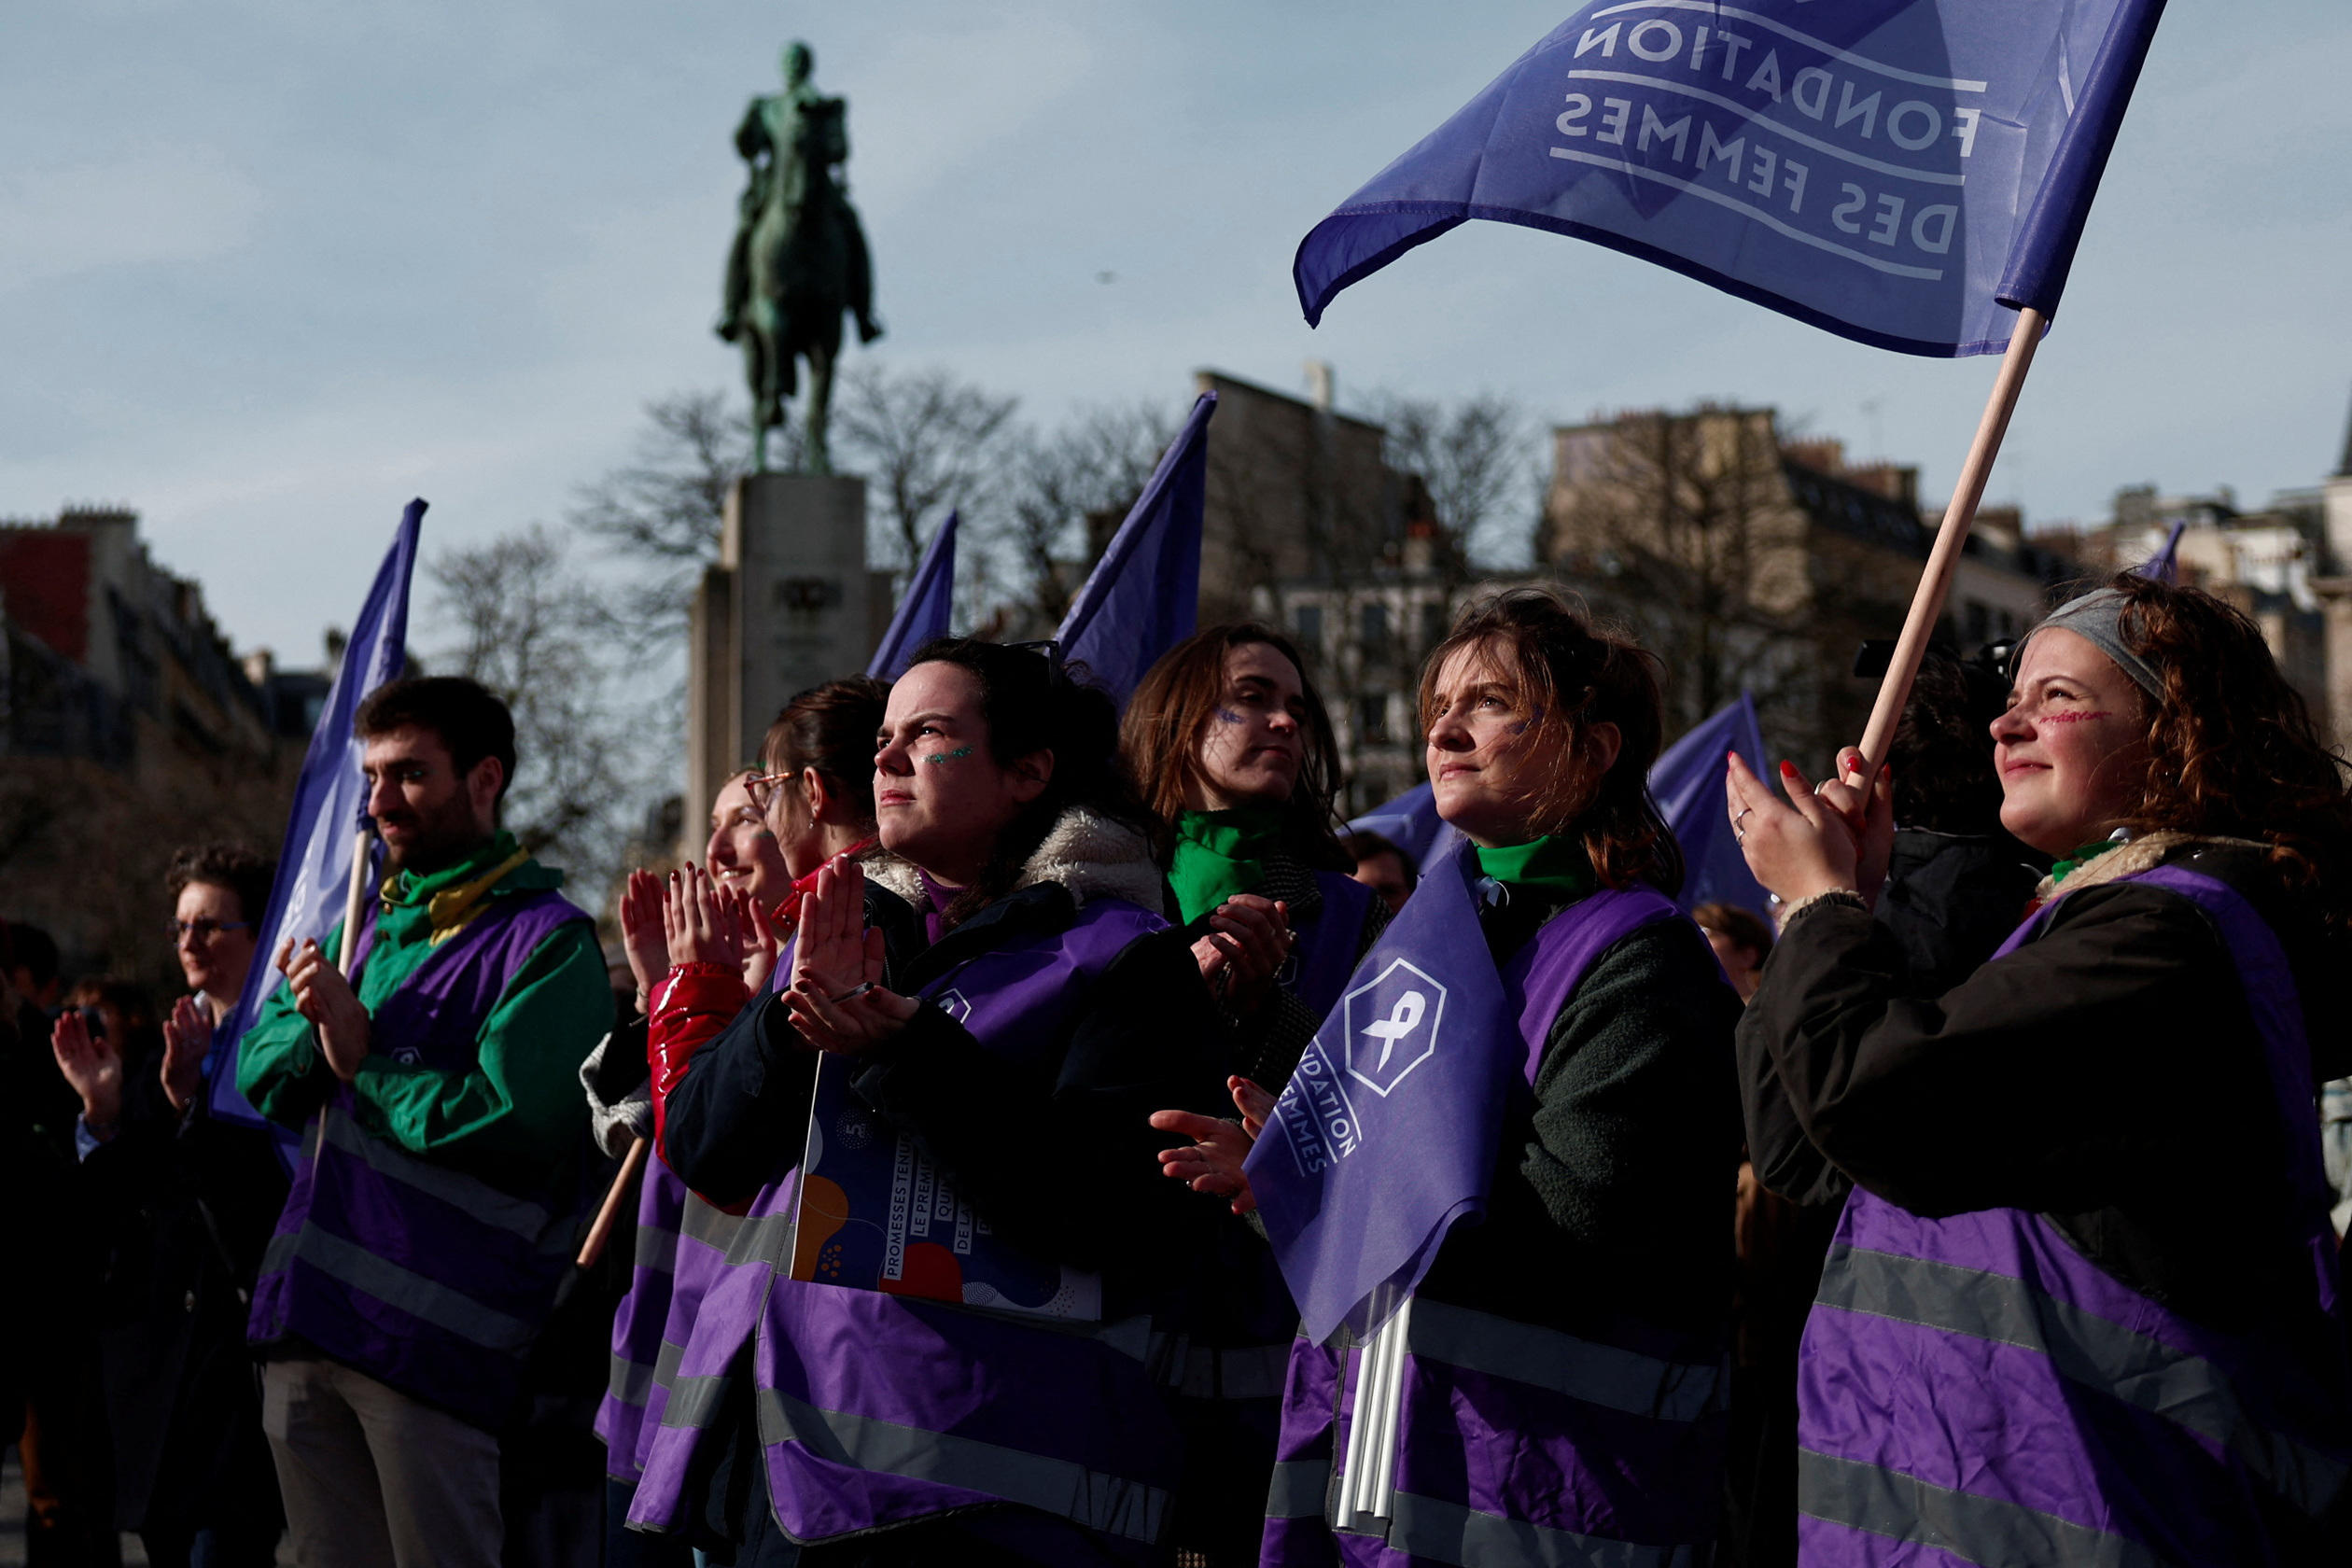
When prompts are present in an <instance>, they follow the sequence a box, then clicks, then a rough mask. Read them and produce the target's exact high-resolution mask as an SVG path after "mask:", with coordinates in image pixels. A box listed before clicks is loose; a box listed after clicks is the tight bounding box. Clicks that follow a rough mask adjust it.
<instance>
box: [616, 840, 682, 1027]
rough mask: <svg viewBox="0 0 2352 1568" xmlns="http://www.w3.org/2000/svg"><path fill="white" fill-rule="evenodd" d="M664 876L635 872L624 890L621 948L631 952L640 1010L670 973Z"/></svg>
mask: <svg viewBox="0 0 2352 1568" xmlns="http://www.w3.org/2000/svg"><path fill="white" fill-rule="evenodd" d="M664 902H665V900H664V898H663V892H662V879H661V878H660V877H659V876H656V875H654V874H653V873H651V872H650V871H633V872H631V873H629V880H628V881H627V882H626V883H625V884H623V887H622V889H621V950H622V951H623V952H624V953H626V954H627V955H628V959H629V973H630V974H631V975H633V976H634V977H635V978H636V980H637V1011H638V1012H640V1013H642V1012H644V1011H645V1005H646V1003H647V1001H650V1000H651V997H652V995H653V987H656V986H658V985H660V984H661V983H662V976H664V975H665V974H667V973H669V966H670V958H669V932H668V930H667V928H666V926H665V921H664V919H663V915H664V910H663V904H664Z"/></svg>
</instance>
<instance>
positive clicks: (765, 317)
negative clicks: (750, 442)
mask: <svg viewBox="0 0 2352 1568" xmlns="http://www.w3.org/2000/svg"><path fill="white" fill-rule="evenodd" d="M813 65H814V60H813V58H812V57H811V55H810V54H809V50H808V46H807V45H806V44H802V43H795V44H793V45H792V46H791V48H790V49H786V50H785V51H784V91H782V92H781V93H779V94H777V95H776V96H774V97H767V98H754V99H753V100H752V101H751V106H750V107H749V109H747V110H746V111H745V112H744V116H743V123H742V124H741V125H739V126H737V127H736V128H735V150H736V151H737V152H739V153H741V154H742V155H743V160H744V161H745V162H747V163H749V164H750V165H751V178H750V183H749V185H748V186H747V187H746V188H745V189H744V192H743V200H742V202H741V203H740V209H739V210H740V217H739V219H738V221H737V224H736V227H735V245H734V247H733V248H732V249H731V250H730V251H729V252H728V254H727V297H726V304H725V307H724V309H723V310H722V312H721V315H720V317H719V328H718V330H719V335H720V336H721V338H724V339H725V340H726V341H727V342H729V343H741V344H742V345H743V366H744V376H745V379H746V380H747V381H749V383H750V385H751V428H752V430H753V432H754V433H755V441H754V446H753V465H754V467H755V468H757V469H758V470H759V471H760V472H762V473H765V472H766V471H767V435H768V432H769V431H770V430H772V429H775V428H777V427H779V426H781V425H782V424H783V423H784V404H785V402H786V401H787V399H791V398H792V397H793V396H794V395H795V394H796V393H797V392H798V391H799V389H800V388H799V382H798V378H797V376H796V374H795V368H794V366H793V363H792V362H793V360H794V359H796V358H799V359H806V360H807V361H808V413H807V418H806V421H805V426H804V433H803V435H802V438H801V448H800V465H799V466H800V468H801V470H802V471H803V472H805V473H816V474H822V473H831V472H832V471H833V467H832V464H831V462H830V461H829V460H828V458H827V455H826V451H825V425H826V421H827V418H828V416H829V413H830V411H831V406H832V402H833V361H834V359H835V358H836V357H839V355H840V353H841V317H842V314H843V313H844V312H845V311H846V312H847V313H848V314H850V315H854V316H856V317H857V321H858V341H859V342H861V343H872V342H873V341H874V340H875V339H876V338H878V337H880V336H881V335H882V324H881V323H880V322H879V321H877V320H876V319H875V315H874V262H873V259H872V258H871V257H870V256H869V255H868V254H867V251H866V243H865V233H864V231H862V230H861V229H860V228H859V226H858V215H857V212H856V211H855V209H853V208H852V207H851V206H850V205H849V200H848V198H847V196H846V195H844V194H843V191H842V187H841V182H840V181H839V180H838V179H837V178H836V177H835V175H834V172H833V171H834V168H835V166H836V165H838V164H840V163H842V162H844V161H847V159H848V157H849V131H848V105H847V103H845V102H844V101H843V100H842V99H839V98H827V97H825V96H824V95H823V94H821V93H819V91H817V90H816V88H815V87H813V86H811V85H810V83H809V79H808V77H809V72H810V70H811V68H812V67H813Z"/></svg>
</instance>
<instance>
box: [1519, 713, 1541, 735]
mask: <svg viewBox="0 0 2352 1568" xmlns="http://www.w3.org/2000/svg"><path fill="white" fill-rule="evenodd" d="M1543 721H1544V710H1543V709H1542V708H1540V707H1539V708H1537V709H1536V710H1535V711H1534V712H1533V713H1531V714H1529V715H1528V716H1527V717H1526V718H1524V719H1522V720H1520V721H1519V722H1518V723H1516V724H1513V725H1512V726H1511V733H1512V734H1513V735H1525V734H1526V733H1527V732H1528V731H1530V730H1532V729H1533V728H1534V727H1535V726H1536V725H1538V724H1540V723H1542V722H1543Z"/></svg>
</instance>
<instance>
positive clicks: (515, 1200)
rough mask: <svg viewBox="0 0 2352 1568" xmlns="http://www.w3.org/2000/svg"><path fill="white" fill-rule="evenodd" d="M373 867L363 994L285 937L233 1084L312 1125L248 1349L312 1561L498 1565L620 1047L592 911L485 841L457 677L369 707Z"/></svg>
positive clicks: (487, 753) (501, 755) (508, 844)
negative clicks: (602, 1092)
mask: <svg viewBox="0 0 2352 1568" xmlns="http://www.w3.org/2000/svg"><path fill="white" fill-rule="evenodd" d="M357 730H358V734H359V736H360V738H361V739H362V740H363V741H364V742H365V763H364V765H365V770H366V774H367V778H368V789H369V794H368V812H369V814H370V815H371V817H372V818H373V819H375V824H376V830H377V832H378V833H379V834H380V835H381V836H382V839H383V842H384V847H385V873H384V882H383V887H382V889H381V892H380V895H379V897H378V899H377V900H376V901H375V903H374V904H373V906H372V907H371V909H370V910H369V911H368V914H367V916H366V922H365V925H364V926H363V929H362V931H361V933H360V939H359V947H358V951H357V957H356V959H355V962H354V964H353V968H354V970H355V971H356V973H357V980H356V986H355V983H354V982H351V981H347V980H346V979H345V977H344V976H343V974H342V973H339V972H338V971H337V970H336V968H335V966H334V964H333V962H332V961H331V960H330V959H329V954H332V953H335V952H338V951H340V933H339V932H338V933H334V934H330V935H329V940H328V944H327V945H326V947H325V948H323V949H322V948H321V947H320V945H318V944H316V943H312V942H306V943H303V944H301V945H300V946H299V947H297V946H296V945H294V944H292V943H288V944H287V947H286V948H285V950H283V951H281V952H280V953H279V954H278V955H277V963H278V967H279V969H280V970H282V971H283V972H284V973H285V974H286V977H287V983H286V984H285V985H284V986H283V987H280V988H279V989H278V990H277V991H276V992H275V993H274V994H273V996H272V997H271V998H270V999H269V1001H267V1002H266V1003H264V1004H263V1007H262V1009H261V1014H260V1016H259V1018H258V1019H257V1020H256V1021H255V1023H254V1026H253V1028H252V1029H250V1030H248V1031H247V1033H246V1034H245V1040H244V1043H243V1046H242V1049H241V1051H240V1056H239V1061H238V1068H237V1086H238V1088H239V1089H241V1090H242V1091H244V1093H245V1096H246V1097H247V1098H248V1099H251V1100H252V1102H253V1103H254V1105H255V1106H257V1107H258V1108H259V1110H260V1111H261V1113H263V1114H264V1115H266V1116H268V1117H270V1118H271V1119H273V1120H274V1121H277V1122H279V1123H281V1124H283V1125H286V1126H287V1127H300V1128H302V1129H303V1130H304V1134H305V1141H304V1146H303V1157H302V1161H301V1166H300V1168H299V1169H297V1170H296V1172H295V1178H294V1186H293V1191H292V1194H291V1196H290V1197H288V1198H287V1206H286V1212H285V1214H284V1216H283V1217H282V1218H281V1219H280V1220H279V1222H278V1227H277V1234H276V1236H275V1238H274V1239H273V1240H272V1242H271V1246H270V1251H269V1253H268V1255H267V1256H266V1257H265V1259H264V1260H263V1266H262V1276H261V1280H260V1283H259V1286H258V1288H257V1290H256V1293H255V1297H254V1304H253V1321H252V1325H251V1336H252V1339H253V1342H254V1344H255V1346H256V1347H257V1349H258V1350H259V1353H260V1355H261V1356H262V1357H263V1359H264V1361H265V1362H266V1365H265V1367H264V1371H263V1386H262V1393H263V1425H264V1427H265V1429H266V1430H267V1431H268V1433H269V1436H270V1444H271V1448H272V1450H273V1454H274V1456H275V1459H276V1462H277V1469H278V1477H279V1481H280V1484H281V1486H282V1487H283V1489H284V1491H285V1495H286V1513H287V1528H288V1533H289V1535H290V1537H291V1540H292V1543H293V1547H294V1555H295V1560H296V1561H298V1562H300V1563H301V1564H303V1565H304V1568H313V1565H324V1564H333V1565H342V1564H354V1565H359V1564H364V1565H366V1568H383V1565H391V1568H422V1565H424V1564H427V1563H432V1564H469V1565H470V1564H479V1565H481V1568H493V1565H495V1564H496V1563H497V1561H498V1554H499V1547H500V1540H501V1522H500V1519H499V1512H498V1447H497V1436H496V1435H495V1433H496V1430H497V1427H498V1426H499V1425H500V1424H501V1423H502V1422H503V1421H506V1419H507V1418H508V1417H509V1415H510V1414H511V1411H512V1407H513V1406H514V1404H515V1401H516V1397H517V1394H518V1393H519V1390H520V1381H521V1373H522V1368H523V1365H524V1362H525V1358H526V1357H527V1356H528V1354H529V1351H530V1348H531V1343H532V1341H533V1339H534V1338H535V1337H536V1336H537V1334H538V1331H539V1325H540V1324H541V1323H543V1322H544V1320H545V1318H546V1315H547V1312H548V1310H549V1309H550V1308H551V1306H552V1304H553V1295H554V1291H555V1287H556V1285H557V1283H558V1282H559V1281H560V1280H561V1279H562V1277H563V1274H564V1271H565V1269H566V1268H567V1265H568V1258H569V1254H570V1252H571V1248H572V1244H573V1240H574V1238H575V1235H576V1233H577V1230H578V1227H579V1220H580V1215H581V1207H582V1203H583V1194H582V1191H581V1185H582V1181H583V1178H584V1173H585V1168H584V1164H583V1159H584V1155H585V1153H586V1137H585V1134H586V1130H587V1129H586V1117H585V1115H584V1113H583V1112H582V1109H581V1101H580V1095H579V1088H578V1084H577V1079H576V1076H575V1075H576V1073H577V1071H578V1070H579V1066H580V1062H581V1058H582V1057H586V1056H587V1054H588V1053H589V1051H590V1050H591V1049H593V1048H594V1047H595V1043H596V1042H597V1041H598V1040H599V1039H600V1038H602V1036H603V1035H604V1034H605V1032H606V1031H607V1030H608V1029H609V1028H610V1027H611V1021H612V999H611V993H610V990H609V987H608V986H607V983H606V979H605V964H604V958H603V955H602V953H601V952H600V951H599V950H598V948H597V945H596V939H595V930H594V927H593V926H592V924H591V923H590V921H589V919H588V917H587V916H586V915H584V914H582V913H581V911H580V910H579V909H577V908H575V907H574V906H573V905H572V904H571V903H568V902H567V901H566V900H565V899H564V898H563V897H562V895H561V894H560V893H558V892H557V891H556V890H555V889H557V887H558V886H560V885H561V883H562V881H563V874H562V873H561V872H557V871H553V870H550V869H548V868H546V867H542V866H540V865H539V864H538V863H537V862H536V861H533V860H532V859H531V858H530V856H529V855H528V854H526V853H525V851H524V850H523V849H522V848H521V847H519V846H518V845H517V844H516V843H515V840H514V837H513V835H512V834H511V833H504V832H501V831H500V830H499V828H498V826H497V813H498V802H499V800H500V798H501V797H502V796H503V795H504V794H505V792H506V787H507V784H508V781H509V780H510V779H511V777H513V772H514V724H513V720H512V718H511V716H510V715H509V714H508V712H507V710H506V707H504V705H503V704H501V703H499V702H498V700H497V698H496V697H493V696H492V695H491V694H490V693H488V692H487V691H485V690H484V689H483V687H482V686H480V685H479V684H477V683H476V682H474V681H471V680H465V679H454V678H448V677H441V678H433V679H413V680H402V681H396V682H393V683H391V684H389V685H387V686H385V687H384V688H382V689H381V690H379V691H378V692H377V693H375V694H374V695H373V696H372V697H371V698H370V699H369V700H368V702H367V703H366V704H365V705H363V706H362V707H361V709H360V712H359V717H358V721H357Z"/></svg>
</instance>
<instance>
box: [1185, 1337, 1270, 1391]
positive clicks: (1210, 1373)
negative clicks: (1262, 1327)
mask: <svg viewBox="0 0 2352 1568" xmlns="http://www.w3.org/2000/svg"><path fill="white" fill-rule="evenodd" d="M1290 1353H1291V1348H1290V1346H1289V1345H1288V1344H1287V1343H1285V1344H1281V1345H1243V1346H1239V1347H1238V1348H1227V1349H1224V1350H1219V1349H1217V1348H1216V1347H1214V1346H1211V1345H1193V1346H1189V1347H1187V1348H1186V1350H1185V1351H1184V1362H1183V1366H1182V1367H1181V1368H1180V1369H1178V1371H1177V1374H1176V1392H1177V1393H1181V1394H1183V1396H1184V1397H1186V1398H1187V1399H1280V1398H1281V1396H1282V1379H1283V1377H1284V1375H1285V1374H1286V1373H1288V1372H1289V1370H1290Z"/></svg>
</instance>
